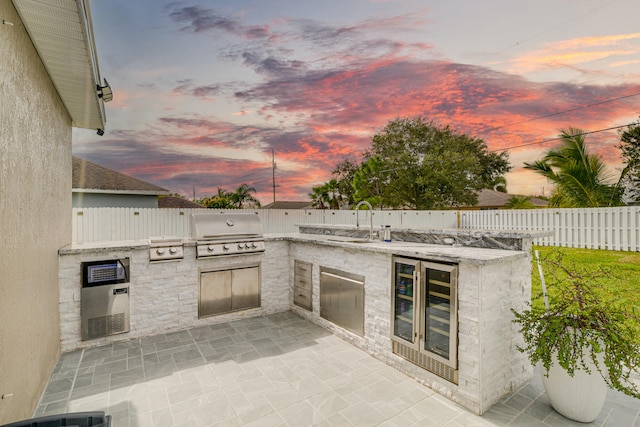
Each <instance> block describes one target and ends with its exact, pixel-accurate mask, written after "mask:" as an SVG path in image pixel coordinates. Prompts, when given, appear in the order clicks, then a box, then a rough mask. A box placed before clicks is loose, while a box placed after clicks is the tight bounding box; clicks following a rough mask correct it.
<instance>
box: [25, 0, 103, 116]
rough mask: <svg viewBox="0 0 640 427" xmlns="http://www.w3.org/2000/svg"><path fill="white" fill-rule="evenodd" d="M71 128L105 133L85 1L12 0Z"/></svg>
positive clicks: (89, 22) (94, 53)
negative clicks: (57, 95)
mask: <svg viewBox="0 0 640 427" xmlns="http://www.w3.org/2000/svg"><path fill="white" fill-rule="evenodd" d="M13 4H14V6H15V8H16V10H17V11H18V14H19V15H20V18H21V19H22V22H23V24H24V26H25V28H26V29H27V32H28V33H29V36H30V37H31V40H32V42H33V44H34V46H35V48H36V50H37V51H38V54H39V55H40V58H41V60H42V62H43V64H44V66H45V68H46V69H47V72H48V73H49V76H50V77H51V80H52V82H53V84H54V86H55V87H56V90H57V91H58V94H59V95H60V98H61V99H62V102H63V103H64V105H65V107H66V108H67V111H68V112H69V115H70V116H71V120H72V126H74V127H80V128H87V129H104V125H105V122H106V117H105V112H104V104H103V102H102V100H101V99H100V98H99V97H98V92H97V89H96V84H97V83H98V82H100V71H99V68H98V60H97V56H96V49H95V43H94V39H93V27H92V24H91V12H90V10H89V3H88V1H87V2H85V0H46V1H36V0H13Z"/></svg>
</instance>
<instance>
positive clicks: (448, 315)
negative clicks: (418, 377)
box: [420, 262, 458, 369]
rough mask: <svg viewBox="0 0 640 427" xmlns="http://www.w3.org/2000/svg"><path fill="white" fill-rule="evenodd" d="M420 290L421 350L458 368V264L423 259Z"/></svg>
mask: <svg viewBox="0 0 640 427" xmlns="http://www.w3.org/2000/svg"><path fill="white" fill-rule="evenodd" d="M423 264H424V270H423V271H424V273H423V274H424V278H425V280H424V291H423V292H422V293H421V304H420V305H421V319H422V320H421V322H422V325H421V326H422V328H421V329H422V330H423V331H424V335H422V334H420V335H421V337H422V338H423V341H422V342H421V343H420V346H421V349H422V351H425V352H428V353H430V356H431V357H434V358H436V359H439V360H441V361H442V362H443V363H445V364H447V365H448V366H451V367H452V368H454V369H455V368H456V367H457V359H458V358H457V347H458V341H457V321H458V319H457V311H458V310H457V297H456V280H457V267H456V266H450V265H443V264H435V263H429V262H425V263H423Z"/></svg>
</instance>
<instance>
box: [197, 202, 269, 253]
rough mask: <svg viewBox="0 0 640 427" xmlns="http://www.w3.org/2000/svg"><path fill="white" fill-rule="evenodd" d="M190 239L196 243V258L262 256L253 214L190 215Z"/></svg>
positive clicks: (257, 223)
mask: <svg viewBox="0 0 640 427" xmlns="http://www.w3.org/2000/svg"><path fill="white" fill-rule="evenodd" d="M191 237H192V238H193V239H195V240H196V257H197V258H208V257H215V256H227V255H239V254H249V253H256V252H264V250H265V244H264V236H263V234H262V224H261V223H260V218H259V217H258V215H256V214H254V213H236V212H219V213H195V214H191Z"/></svg>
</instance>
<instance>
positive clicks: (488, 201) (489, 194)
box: [466, 189, 549, 209]
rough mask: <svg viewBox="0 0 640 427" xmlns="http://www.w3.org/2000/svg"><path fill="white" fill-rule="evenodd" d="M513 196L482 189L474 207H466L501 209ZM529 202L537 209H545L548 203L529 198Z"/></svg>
mask: <svg viewBox="0 0 640 427" xmlns="http://www.w3.org/2000/svg"><path fill="white" fill-rule="evenodd" d="M513 196H515V194H508V193H502V192H500V191H495V190H489V189H484V190H481V191H480V193H478V203H477V204H476V205H475V206H466V207H467V208H473V209H483V208H502V207H504V206H505V205H506V204H507V203H508V202H509V199H511V198H512V197H513ZM529 201H530V202H531V203H533V205H534V206H535V207H537V208H542V207H546V206H547V205H548V203H549V202H547V201H546V200H543V199H538V198H537V197H529Z"/></svg>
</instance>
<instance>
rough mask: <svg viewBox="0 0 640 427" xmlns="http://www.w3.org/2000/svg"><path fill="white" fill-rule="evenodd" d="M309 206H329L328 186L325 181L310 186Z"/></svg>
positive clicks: (318, 207)
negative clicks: (321, 183) (315, 185)
mask: <svg viewBox="0 0 640 427" xmlns="http://www.w3.org/2000/svg"><path fill="white" fill-rule="evenodd" d="M311 191H312V192H311V193H309V197H311V206H312V207H314V208H316V209H327V208H329V207H330V202H331V198H330V196H329V186H328V185H327V183H324V184H323V185H318V186H317V187H313V188H311Z"/></svg>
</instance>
